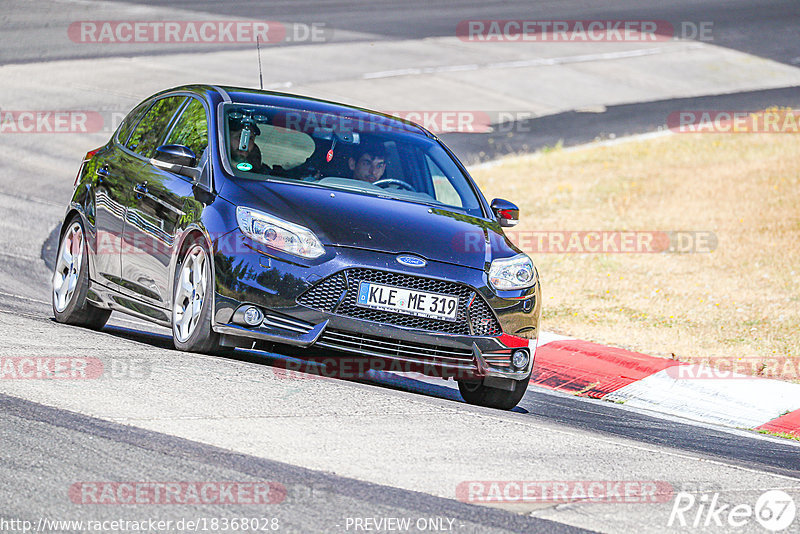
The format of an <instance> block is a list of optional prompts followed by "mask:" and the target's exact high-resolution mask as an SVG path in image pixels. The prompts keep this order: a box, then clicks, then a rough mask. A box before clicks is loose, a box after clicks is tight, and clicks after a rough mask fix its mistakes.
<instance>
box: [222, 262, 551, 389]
mask: <svg viewBox="0 0 800 534" xmlns="http://www.w3.org/2000/svg"><path fill="white" fill-rule="evenodd" d="M336 252H337V254H336V255H335V257H334V258H332V259H329V260H327V261H325V262H323V263H321V264H318V265H315V266H303V265H299V264H296V263H294V262H289V261H283V260H281V259H280V258H276V257H274V256H269V255H266V254H261V253H258V254H244V255H241V256H238V257H236V258H225V257H223V258H219V257H218V255H215V268H216V269H217V273H216V287H217V292H216V299H215V312H214V325H213V328H214V331H216V332H218V333H219V334H221V335H222V336H223V338H222V340H223V343H224V344H226V345H228V346H242V347H252V346H253V345H254V343H259V344H263V343H269V344H282V345H292V346H296V347H311V348H319V349H325V350H333V351H336V352H337V353H340V354H353V355H356V358H362V359H364V358H380V359H383V360H388V361H391V362H393V365H392V367H391V369H393V370H399V371H409V372H420V373H423V374H425V375H429V376H439V377H442V378H454V379H458V380H482V381H484V382H485V383H487V384H489V383H490V382H492V381H496V382H498V385H499V387H503V385H502V383H503V382H508V383H510V381H513V380H523V379H527V377H528V376H529V375H530V372H531V369H532V367H533V360H534V356H535V348H536V338H537V337H538V326H539V317H540V298H539V285H538V283H537V285H536V286H534V287H532V288H530V289H528V290H524V291H519V292H516V293H511V292H504V293H505V294H504V295H502V296H501V295H498V294H497V293H496V292H494V291H493V290H492V289H491V288H489V287H488V285H487V281H486V273H485V272H483V271H480V270H477V269H472V268H468V267H463V266H457V265H452V264H444V263H437V262H433V261H429V262H428V263H429V266H428V268H426V269H424V270H422V269H416V270H415V269H413V268H410V267H405V268H404V267H403V266H402V265H400V264H398V263H396V262H395V261H394V258H395V255H393V254H385V253H379V252H374V251H364V250H360V249H343V250H338V249H337V251H336ZM231 265H236V266H237V267H236V269H235V272H234V273H231V272H225V271H223V272H219V271H220V269H225V267H226V266H231ZM348 271H358V272H366V271H370V272H377V273H378V274H381V275H387V276H388V275H392V276H398V277H416V278H418V279H422V278H425V279H429V280H428V281H432V282H437V283H438V282H441V283H450V284H458V285H459V286H461V287H460V289H462V290H464V291H467V292H468V293H470V294H472V295H473V298H476V299H481V302H482V303H484V304H486V306H484V308H483V310H484V312H483V315H482V320H484V321H485V316H486V312H487V311H488V314H489V315H490V316H491V319H492V320H493V321H495V324H496V325H497V328H496V329H494V330H492V335H474V334H475V332H476V331H478V330H480V329H476V328H475V327H474V326H472V325H471V326H470V327H469V331H468V332H461V331H456V330H453V329H451V331H450V332H442V331H433V330H431V329H426V328H418V327H414V324H412V323H408V322H406V321H403V320H401V321H399V322H397V324H388V323H390V322H392V321H391V320H390V321H386V320H370V317H368V316H364V315H361V316H353V314H349V315H343V314H342V313H338V312H339V311H341V310H340V308H339V306H340V305H342V303H343V301H345V300H346V298H345V296H346V295H347V293H348V292H349V291H351V287H346V288H345V290H344V291H345V293H343V296H342V297H341V299H340V300H339V303H338V304H337V305H336V306H332V307H331V308H330V309H327V308H326V309H320V306H322V305H321V304H320V306H316V305H315V304H312V305H314V306H316V308H317V309H315V308H313V307H309V306H308V305H302V304H298V301H301V302H304V303H306V304H308V302H307V299H301V297H302V296H303V295H306V294H307V292H308V291H309V290H310V289H312V288H317V287H320V285H321V283H323V282H325V281H326V280H329V279H331V278H333V277H334V276H336V275H338V274H340V273H345V272H348ZM236 273H239V274H238V275H237V274H236ZM248 273H249V274H248ZM232 274H234V275H233V276H232ZM345 278H346V277H345ZM448 281H454V282H448ZM455 281H458V282H455ZM250 305H254V306H257V307H258V308H259V309H260V310H261V311H262V312H263V313H264V321H263V323H261V324H260V325H259V326H247V325H246V324H245V323H244V321H242V311H243V309H244V307H246V306H250ZM323 308H324V306H323ZM351 311H352V309H351ZM356 315H358V314H356ZM384 318H387V316H385V315H384ZM372 319H375V317H372ZM389 319H391V318H389ZM409 324H412V326H408V325H409ZM416 326H419V325H416ZM481 331H483V330H481ZM515 350H526V351H528V353H529V358H528V363H527V365H526V366H525V367H524V368H522V369H518V368H515V367H514V366H513V365H512V364H511V361H510V359H511V354H512V353H513V352H514V351H515Z"/></svg>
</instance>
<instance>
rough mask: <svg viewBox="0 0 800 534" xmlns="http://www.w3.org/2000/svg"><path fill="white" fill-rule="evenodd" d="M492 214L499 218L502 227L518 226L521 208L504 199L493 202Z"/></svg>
mask: <svg viewBox="0 0 800 534" xmlns="http://www.w3.org/2000/svg"><path fill="white" fill-rule="evenodd" d="M492 213H494V216H495V217H497V222H499V223H500V226H506V227H509V226H516V224H517V223H518V222H519V208H518V207H517V206H516V204H512V203H511V202H509V201H508V200H503V199H502V198H496V199H494V200H492Z"/></svg>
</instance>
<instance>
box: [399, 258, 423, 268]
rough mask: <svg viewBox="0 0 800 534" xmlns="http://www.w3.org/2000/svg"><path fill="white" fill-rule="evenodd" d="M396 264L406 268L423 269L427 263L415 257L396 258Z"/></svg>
mask: <svg viewBox="0 0 800 534" xmlns="http://www.w3.org/2000/svg"><path fill="white" fill-rule="evenodd" d="M397 263H400V264H402V265H407V266H408V267H425V266H426V265H428V262H427V261H425V260H423V259H422V258H418V257H416V256H408V255H404V256H397Z"/></svg>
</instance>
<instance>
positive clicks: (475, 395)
mask: <svg viewBox="0 0 800 534" xmlns="http://www.w3.org/2000/svg"><path fill="white" fill-rule="evenodd" d="M529 380H530V375H528V376H527V377H525V378H523V379H522V380H515V381H514V389H513V390H512V391H508V390H505V389H498V388H490V387H489V386H484V385H483V384H481V383H480V382H468V381H459V382H458V390H459V391H460V392H461V396H462V397H463V398H464V401H465V402H467V404H475V405H477V406H485V407H487V408H496V409H498V410H510V409H511V408H513V407H514V406H516V405H517V404H519V401H520V400H522V397H523V396H524V395H525V391H526V390H527V389H528V381H529Z"/></svg>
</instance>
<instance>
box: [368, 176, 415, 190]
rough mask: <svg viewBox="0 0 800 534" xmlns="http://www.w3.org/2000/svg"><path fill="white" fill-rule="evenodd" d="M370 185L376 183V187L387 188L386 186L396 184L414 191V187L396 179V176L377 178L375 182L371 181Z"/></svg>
mask: <svg viewBox="0 0 800 534" xmlns="http://www.w3.org/2000/svg"><path fill="white" fill-rule="evenodd" d="M372 185H377V186H378V187H383V188H384V189H387V187H386V186H389V185H396V186H399V187H401V188H403V189H406V190H408V191H416V189H414V188H413V187H411V185H409V184H408V183H406V182H404V181H403V180H398V179H396V178H384V179H382V180H378V181H377V182H372Z"/></svg>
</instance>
